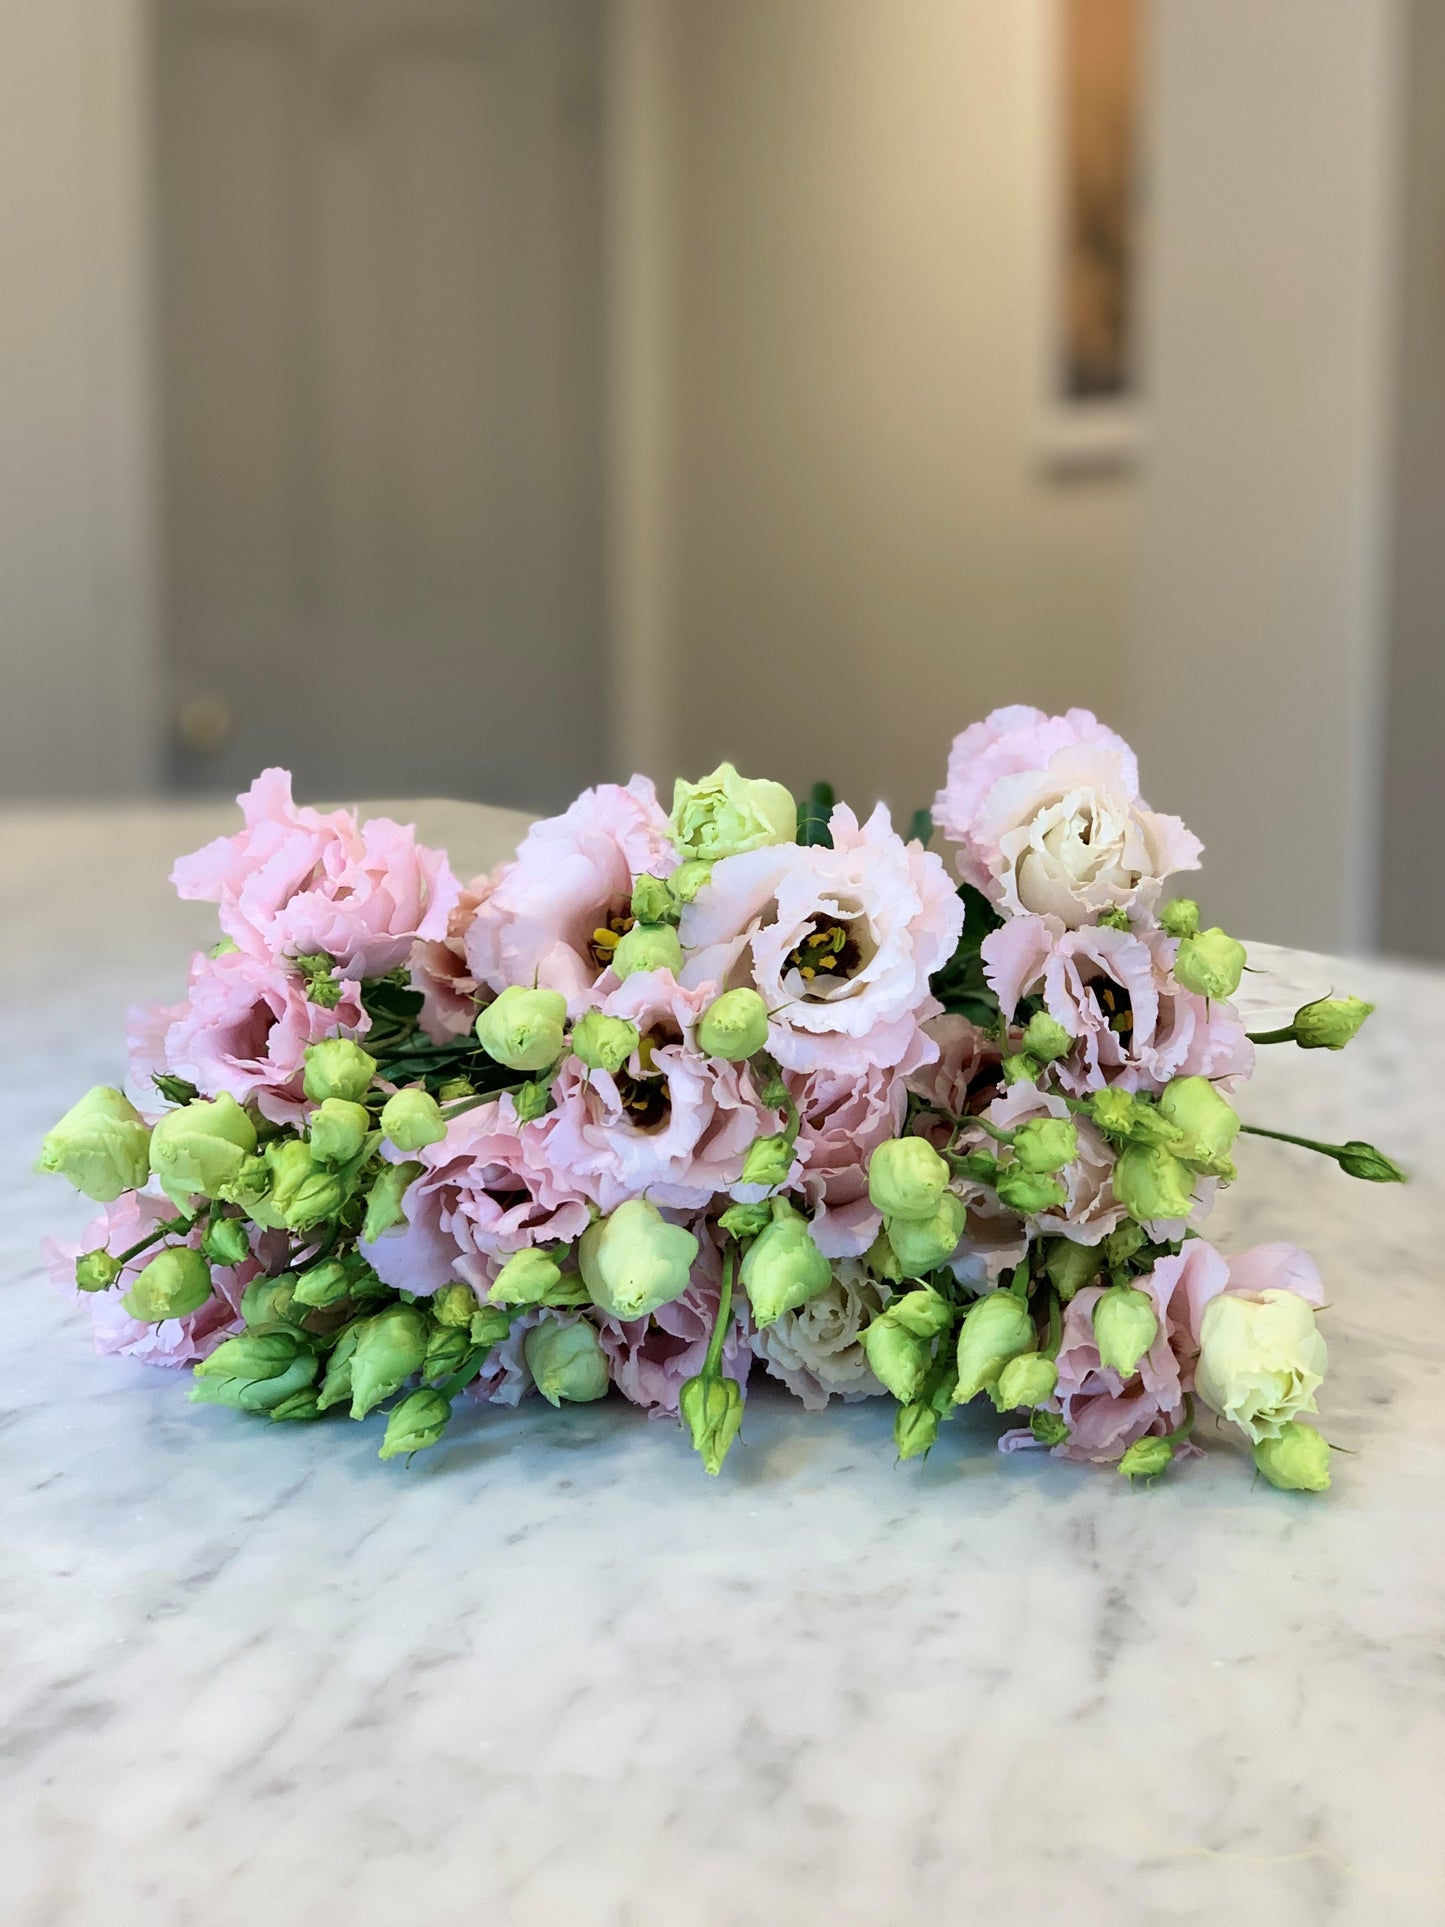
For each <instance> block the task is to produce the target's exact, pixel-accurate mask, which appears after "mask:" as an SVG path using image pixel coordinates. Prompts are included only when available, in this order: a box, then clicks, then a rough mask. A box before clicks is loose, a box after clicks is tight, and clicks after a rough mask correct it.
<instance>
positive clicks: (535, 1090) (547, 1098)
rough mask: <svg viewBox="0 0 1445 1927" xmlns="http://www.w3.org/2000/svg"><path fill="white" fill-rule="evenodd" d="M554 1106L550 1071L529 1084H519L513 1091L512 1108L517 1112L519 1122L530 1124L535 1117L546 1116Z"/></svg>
mask: <svg viewBox="0 0 1445 1927" xmlns="http://www.w3.org/2000/svg"><path fill="white" fill-rule="evenodd" d="M551 1108H552V1080H551V1075H550V1073H549V1074H548V1076H546V1077H544V1078H541V1079H539V1080H537V1081H534V1082H532V1083H529V1084H519V1085H518V1086H517V1088H516V1090H515V1091H513V1093H512V1109H513V1110H514V1111H515V1112H516V1114H517V1122H518V1123H519V1124H530V1123H531V1122H532V1120H533V1119H534V1118H538V1117H545V1116H546V1115H547V1113H548V1111H550V1110H551Z"/></svg>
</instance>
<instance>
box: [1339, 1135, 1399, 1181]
mask: <svg viewBox="0 0 1445 1927" xmlns="http://www.w3.org/2000/svg"><path fill="white" fill-rule="evenodd" d="M1336 1162H1337V1163H1338V1165H1339V1167H1340V1169H1341V1170H1342V1171H1343V1172H1344V1173H1345V1176H1346V1177H1350V1178H1363V1179H1364V1180H1365V1181H1366V1183H1367V1184H1403V1183H1404V1182H1405V1173H1404V1172H1403V1171H1402V1170H1401V1169H1400V1167H1399V1165H1398V1164H1396V1163H1395V1161H1394V1159H1393V1158H1387V1157H1386V1156H1385V1154H1384V1152H1383V1151H1377V1150H1376V1149H1375V1147H1374V1145H1373V1144H1366V1143H1365V1142H1364V1140H1363V1139H1361V1138H1357V1137H1352V1138H1351V1139H1350V1141H1349V1143H1348V1144H1342V1145H1341V1146H1340V1148H1339V1150H1338V1152H1337V1153H1336Z"/></svg>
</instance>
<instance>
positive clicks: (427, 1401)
mask: <svg viewBox="0 0 1445 1927" xmlns="http://www.w3.org/2000/svg"><path fill="white" fill-rule="evenodd" d="M451 1415H452V1402H451V1400H450V1399H449V1398H443V1397H442V1395H441V1393H440V1392H433V1391H429V1390H427V1389H426V1387H423V1388H422V1389H421V1390H420V1391H417V1392H408V1393H407V1395H406V1397H405V1398H404V1399H402V1400H401V1401H400V1402H399V1403H398V1404H396V1405H393V1406H392V1408H391V1410H390V1412H388V1413H387V1417H386V1436H385V1437H384V1438H383V1439H382V1441H381V1450H380V1451H379V1452H378V1453H377V1455H376V1456H377V1457H378V1458H379V1459H399V1458H402V1457H406V1458H408V1459H409V1458H410V1457H411V1455H412V1453H413V1452H425V1451H426V1449H427V1447H428V1446H431V1445H435V1444H436V1442H437V1440H438V1439H439V1438H440V1437H441V1435H442V1433H443V1432H444V1431H445V1430H446V1428H447V1420H448V1419H449V1418H450V1417H451Z"/></svg>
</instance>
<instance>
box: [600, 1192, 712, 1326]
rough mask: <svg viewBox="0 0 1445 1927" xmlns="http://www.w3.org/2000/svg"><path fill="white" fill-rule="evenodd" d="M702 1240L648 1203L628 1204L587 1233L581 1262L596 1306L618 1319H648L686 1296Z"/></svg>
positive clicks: (637, 1200)
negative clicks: (669, 1221) (668, 1220)
mask: <svg viewBox="0 0 1445 1927" xmlns="http://www.w3.org/2000/svg"><path fill="white" fill-rule="evenodd" d="M697 1249H698V1247H697V1239H696V1238H695V1237H694V1236H693V1235H692V1233H691V1232H690V1231H685V1230H684V1229H683V1227H682V1226H681V1225H676V1224H668V1222H667V1221H666V1219H665V1218H664V1217H663V1215H662V1213H661V1212H660V1211H659V1210H658V1208H657V1206H656V1205H655V1204H650V1203H649V1202H648V1200H647V1199H646V1198H628V1199H626V1200H625V1202H623V1203H622V1204H620V1205H618V1207H617V1209H616V1210H615V1211H614V1212H613V1213H612V1215H611V1217H610V1218H604V1219H603V1220H602V1221H601V1222H600V1223H599V1224H596V1225H593V1226H591V1227H589V1229H588V1230H587V1231H586V1232H584V1233H583V1235H582V1240H581V1245H580V1247H579V1251H578V1258H579V1261H580V1263H581V1266H582V1275H583V1277H584V1278H585V1279H586V1280H587V1284H588V1288H589V1289H590V1291H591V1293H592V1297H593V1300H594V1302H595V1303H596V1304H597V1305H599V1306H600V1307H601V1309H602V1310H603V1311H605V1312H608V1313H610V1314H611V1316H612V1317H614V1318H623V1319H631V1318H646V1317H647V1316H648V1314H649V1313H650V1312H654V1311H656V1310H657V1308H658V1306H659V1305H666V1304H669V1303H670V1302H671V1301H672V1300H673V1299H674V1298H680V1297H681V1296H682V1294H683V1292H685V1291H686V1290H687V1286H688V1280H689V1278H690V1277H691V1274H692V1267H693V1264H694V1262H695V1260H696V1258H697Z"/></svg>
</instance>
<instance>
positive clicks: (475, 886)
mask: <svg viewBox="0 0 1445 1927" xmlns="http://www.w3.org/2000/svg"><path fill="white" fill-rule="evenodd" d="M494 887H495V885H494V881H493V879H492V878H491V877H489V876H482V877H474V878H473V879H472V881H471V882H470V883H468V884H466V885H465V886H464V887H463V889H462V892H461V894H460V896H459V897H458V898H457V901H456V904H455V905H454V907H453V909H452V913H451V916H450V917H449V918H448V920H447V930H446V935H445V936H444V937H439V938H430V939H428V940H426V941H425V942H419V943H418V944H417V945H416V946H415V948H414V949H413V951H412V953H411V982H412V988H413V989H414V990H419V991H420V992H421V994H422V998H423V1000H424V1001H423V1003H422V1007H421V1015H420V1017H419V1019H418V1021H419V1022H420V1024H421V1027H422V1029H423V1030H424V1031H425V1032H426V1034H427V1036H428V1037H430V1038H431V1040H432V1042H433V1043H434V1044H444V1043H446V1042H447V1040H448V1039H449V1038H452V1037H460V1036H462V1035H464V1034H465V1032H467V1031H469V1030H470V1029H471V1027H472V1024H473V1022H474V1021H475V1019H476V1015H477V980H476V978H475V977H474V976H473V975H472V971H471V966H470V964H468V962H467V948H466V946H467V933H468V932H469V931H470V929H471V927H472V924H473V922H474V920H475V918H476V915H477V912H478V910H480V908H481V906H482V905H483V904H484V903H485V902H486V901H487V898H488V897H489V896H490V895H491V893H492V890H493V888H494Z"/></svg>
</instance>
